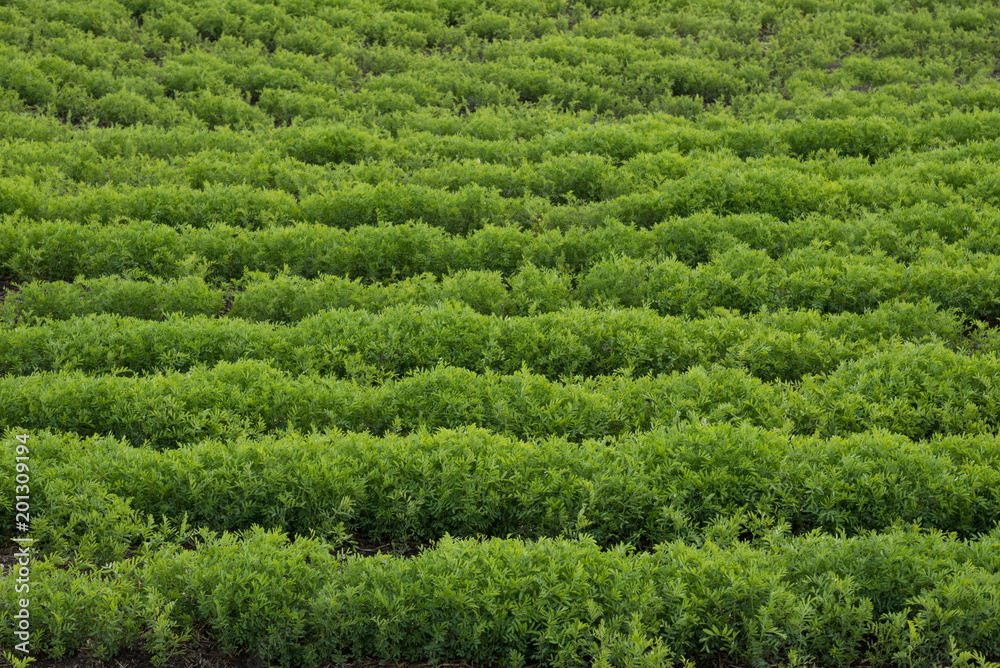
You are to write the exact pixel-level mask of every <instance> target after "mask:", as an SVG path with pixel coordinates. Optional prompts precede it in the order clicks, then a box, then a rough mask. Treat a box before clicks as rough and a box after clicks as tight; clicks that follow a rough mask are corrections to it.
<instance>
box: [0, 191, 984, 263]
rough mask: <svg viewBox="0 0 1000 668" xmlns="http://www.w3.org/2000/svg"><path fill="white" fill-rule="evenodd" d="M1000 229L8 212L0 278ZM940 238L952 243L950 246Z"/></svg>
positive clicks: (914, 241) (536, 256) (829, 222)
mask: <svg viewBox="0 0 1000 668" xmlns="http://www.w3.org/2000/svg"><path fill="white" fill-rule="evenodd" d="M998 231H1000V215H998V212H997V210H996V209H995V208H992V207H985V208H983V209H981V210H980V209H974V208H972V207H967V206H962V205H954V206H949V207H942V206H937V205H931V204H919V205H915V206H912V207H908V208H900V209H897V210H894V211H893V212H891V213H889V214H879V215H867V216H862V217H859V218H857V219H836V218H831V217H825V216H810V217H807V218H803V219H799V220H795V221H791V222H788V223H786V222H782V221H779V220H777V219H775V218H773V217H770V216H765V215H730V216H718V215H709V214H698V215H695V216H687V217H682V218H672V219H670V220H666V221H664V222H660V223H656V224H654V225H653V226H652V227H650V228H647V229H643V228H636V227H635V226H634V225H625V224H622V223H620V222H617V221H613V220H609V221H606V222H605V223H604V224H602V225H601V226H599V227H596V228H593V229H590V228H582V227H571V228H569V229H566V230H564V231H558V230H549V231H546V232H530V231H526V230H519V229H515V228H510V227H494V226H487V227H485V228H483V229H481V230H477V231H475V232H473V233H471V234H469V235H467V236H453V235H449V234H447V233H445V232H444V231H443V230H441V229H440V228H434V227H431V226H428V225H426V224H424V223H403V224H399V225H385V226H381V227H374V226H368V225H362V226H359V227H355V228H352V229H350V230H341V229H337V228H330V227H326V226H322V225H306V224H302V225H296V226H293V227H288V228H281V229H266V230H246V229H242V228H232V227H227V226H213V227H212V228H205V229H198V228H195V229H192V228H184V229H183V230H177V229H174V228H172V227H170V226H167V225H156V224H153V223H147V222H127V223H126V222H123V223H118V224H113V225H91V224H85V223H78V222H73V221H64V220H60V221H55V222H40V223H31V222H29V221H27V220H25V219H23V218H19V217H16V216H11V217H7V218H5V219H3V220H2V221H0V271H2V272H3V275H5V276H8V277H10V279H12V280H15V281H20V282H26V281H31V280H46V281H56V280H73V279H74V278H75V277H77V276H81V275H82V276H85V277H87V278H99V277H101V276H107V275H114V274H122V273H126V272H131V273H133V274H134V273H136V272H141V275H143V276H148V277H151V278H164V279H169V278H178V277H179V276H182V275H184V273H185V272H187V271H191V270H192V268H198V269H199V270H200V271H204V273H205V277H206V278H207V279H209V280H211V281H223V280H235V279H239V278H241V277H243V275H244V273H246V272H247V271H260V272H267V273H272V274H273V273H277V272H282V271H286V272H288V273H289V274H291V275H294V276H301V277H303V278H315V277H316V276H317V275H320V274H331V275H337V276H348V277H350V278H364V279H368V280H380V281H388V280H397V279H401V278H408V277H411V276H415V275H419V274H422V273H432V274H435V275H437V276H441V275H444V274H446V273H449V272H453V271H458V270H462V269H468V270H477V271H499V272H501V273H503V274H504V275H510V274H512V273H515V272H516V271H517V270H518V269H520V268H521V267H523V266H524V265H526V264H534V265H535V266H538V267H544V268H556V267H562V268H565V269H567V270H569V271H573V272H582V271H586V270H588V269H590V268H591V267H592V266H593V265H594V264H596V263H598V262H600V261H601V260H603V259H606V258H607V257H609V256H623V257H629V258H633V259H637V260H647V261H655V260H659V259H662V258H663V257H668V256H672V257H674V258H676V259H677V260H678V261H680V262H683V263H685V264H688V265H690V266H696V265H697V264H698V263H701V262H707V261H709V260H710V259H711V258H712V256H713V255H715V254H717V253H719V252H721V251H724V250H726V249H728V248H730V247H731V246H733V245H734V244H735V243H737V242H743V243H745V244H747V246H748V247H749V248H751V249H754V250H759V251H763V252H765V253H767V254H768V255H769V256H771V257H773V258H779V257H781V256H783V255H786V254H787V253H789V252H791V251H793V250H796V249H800V248H804V247H807V246H809V245H810V244H811V243H814V242H821V243H827V244H830V248H831V250H837V251H839V252H844V253H864V252H867V251H870V250H871V249H874V248H880V249H882V250H884V251H885V252H886V253H888V254H889V255H890V256H891V257H894V258H897V259H899V260H900V261H913V260H915V259H916V258H918V257H919V256H920V255H921V253H927V252H930V251H931V250H938V251H940V252H949V251H953V252H954V251H957V252H962V251H968V252H972V253H983V252H986V253H997V252H998V251H1000V245H998V243H997V241H996V239H997V238H998ZM945 240H955V243H954V247H953V248H952V247H949V246H948V245H947V243H946V242H945ZM201 264H204V265H205V266H204V267H201Z"/></svg>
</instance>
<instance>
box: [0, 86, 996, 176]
mask: <svg viewBox="0 0 1000 668" xmlns="http://www.w3.org/2000/svg"><path fill="white" fill-rule="evenodd" d="M789 97H790V99H784V98H783V97H777V96H755V97H751V98H748V100H749V101H753V102H754V103H756V104H757V107H755V108H751V107H748V108H740V109H739V110H738V114H739V115H738V117H737V116H735V115H734V113H736V112H733V113H729V112H718V113H710V112H708V111H706V112H705V114H703V115H702V117H699V118H698V119H697V120H688V119H684V118H681V117H678V116H676V115H672V114H667V113H655V114H644V115H641V116H633V117H626V118H615V117H608V116H602V115H597V114H593V113H589V112H577V113H561V112H559V111H557V110H555V109H552V108H548V107H538V106H529V105H523V106H515V107H486V108H483V109H478V110H476V112H475V113H467V112H466V111H464V110H462V111H460V112H454V111H452V112H448V111H443V110H434V111H427V110H415V111H412V112H406V113H403V114H395V115H393V116H392V117H379V118H369V117H367V116H365V115H364V114H356V113H351V114H347V113H344V114H338V115H337V118H336V119H330V120H322V119H316V118H312V120H309V121H306V120H302V121H296V123H295V124H294V127H278V128H271V127H268V128H256V129H254V130H253V131H249V130H242V131H238V130H232V129H230V128H228V127H219V128H215V129H213V130H207V129H198V128H190V127H184V128H158V127H154V126H136V127H127V128H99V127H93V126H90V125H88V126H82V127H75V126H66V125H65V124H63V123H60V122H59V120H58V119H54V118H52V117H51V116H46V115H27V114H24V113H16V112H12V111H3V109H2V107H0V121H2V122H0V138H2V141H3V144H2V145H3V146H4V148H5V151H4V152H5V153H7V154H9V155H10V156H11V157H9V158H7V159H5V160H4V161H3V162H2V163H0V164H2V165H3V172H2V173H3V174H4V175H6V176H17V175H21V176H30V177H31V178H34V179H36V180H41V181H48V180H53V181H54V182H55V183H56V184H64V183H66V182H70V183H72V182H79V183H87V184H91V185H96V186H99V185H102V184H104V183H107V182H108V181H111V182H122V183H131V184H140V183H150V182H152V183H156V184H163V183H176V182H178V181H180V182H181V183H188V184H190V185H192V186H195V187H202V186H204V185H205V184H210V183H234V182H235V183H244V182H248V183H250V184H251V185H256V186H261V187H267V188H277V189H281V190H284V191H287V192H290V193H297V194H305V193H308V192H310V191H312V190H315V189H316V188H317V187H318V185H320V184H322V183H329V182H342V181H343V180H345V179H351V178H355V179H357V178H361V179H363V180H366V181H367V182H372V181H373V179H378V178H379V177H380V175H384V176H391V177H392V178H394V179H396V180H407V179H413V178H418V179H420V181H418V183H424V182H426V183H430V184H433V183H437V182H441V179H442V178H445V179H447V178H448V177H449V175H451V177H450V178H454V176H455V175H456V174H458V173H465V175H466V178H470V179H485V180H483V181H482V183H483V184H486V185H488V184H491V183H495V184H498V185H503V184H504V183H506V182H510V181H511V179H512V177H513V176H514V175H516V174H519V173H520V174H524V175H528V174H530V173H531V172H530V171H529V172H518V171H517V170H516V168H518V167H522V166H526V163H529V165H527V166H532V165H530V163H540V162H544V161H546V160H552V159H563V162H562V163H559V162H556V163H553V164H551V165H550V168H549V169H548V170H547V171H548V172H550V173H551V172H553V171H556V170H555V168H556V167H559V166H561V167H563V168H565V167H567V166H569V167H572V166H574V165H578V166H579V168H583V169H586V168H588V166H589V167H590V168H591V170H592V171H593V166H594V165H595V164H596V165H597V166H598V169H597V173H598V174H599V175H602V178H605V177H604V176H603V175H604V174H605V173H608V174H613V173H615V170H614V169H612V170H611V171H610V172H609V171H608V168H609V167H613V168H618V167H622V166H624V165H627V164H628V163H629V161H632V160H635V159H636V158H637V157H638V156H640V155H642V154H650V155H658V154H663V153H665V152H666V153H669V152H671V151H673V152H675V153H676V154H677V155H675V156H673V158H674V159H673V161H672V162H673V163H674V164H673V165H672V169H673V171H674V172H677V171H681V172H683V171H685V170H687V169H689V168H690V166H689V165H688V164H687V163H686V162H685V160H684V158H685V157H688V156H689V154H690V153H691V152H693V151H697V152H699V153H702V154H703V153H709V154H712V153H717V152H726V151H728V152H730V153H732V154H735V155H736V156H739V157H741V158H750V157H757V158H760V157H766V156H770V157H773V158H777V157H781V156H789V155H790V156H798V157H806V156H809V155H811V154H813V153H816V152H818V153H819V154H820V155H822V157H823V161H824V163H828V164H833V165H836V166H837V168H838V169H837V171H845V170H846V172H845V173H847V174H852V175H859V174H879V173H882V172H883V171H884V170H883V169H882V167H880V166H879V164H878V160H877V159H879V158H881V159H885V158H888V157H892V158H893V159H894V160H901V161H902V162H901V165H908V164H912V163H913V162H914V161H915V160H917V159H919V160H920V161H921V162H928V161H929V162H930V163H931V164H933V163H934V162H939V161H940V160H941V159H942V158H946V157H947V156H957V157H960V156H962V155H963V154H964V153H965V152H967V150H968V149H963V146H962V145H964V144H967V143H970V142H971V143H973V144H984V145H985V146H989V145H990V144H991V143H992V141H991V140H994V139H996V136H997V135H996V129H995V125H996V123H995V120H994V116H995V113H996V110H997V109H998V108H1000V94H998V92H997V89H996V87H995V86H991V85H986V86H965V87H961V88H958V87H956V86H954V85H953V84H945V83H940V84H927V85H922V86H920V87H918V88H916V89H914V88H913V87H911V86H906V85H902V86H886V87H883V88H881V89H879V90H878V91H876V92H872V93H859V92H852V91H834V92H830V93H829V94H824V92H823V91H808V92H800V94H798V95H789ZM699 109H700V107H699ZM726 109H730V108H726ZM934 148H938V149H939V150H937V151H934V152H930V151H928V150H927V149H934ZM978 150H980V151H981V150H982V147H980V148H979V149H978ZM913 151H918V152H917V153H913ZM832 152H837V153H839V154H840V155H841V156H843V157H839V158H837V157H835V156H834V155H833V154H832ZM907 154H909V156H908V157H907ZM583 155H588V156H590V162H589V163H588V162H579V161H578V162H577V163H574V162H573V161H572V160H568V158H571V157H573V156H577V157H579V156H583ZM970 155H971V156H973V157H974V156H975V151H973V152H972V153H971V154H970ZM235 156H239V158H238V160H234V159H233V158H234V157H235ZM851 156H856V157H863V158H866V159H864V160H860V161H859V160H856V159H851ZM935 156H936V157H937V158H936V159H935ZM15 158H16V159H15ZM477 159H478V160H480V163H476V160H477ZM871 160H876V164H870V162H871ZM449 161H458V162H459V163H460V164H455V165H452V166H451V167H450V168H448V167H447V165H445V164H443V163H447V162H449ZM462 162H464V163H465V164H461V163H462ZM234 163H239V164H234ZM357 163H365V164H357ZM371 163H374V164H375V165H376V167H373V166H372V165H371ZM482 163H487V164H488V165H492V166H493V170H492V171H493V172H495V174H493V173H489V172H487V173H484V170H482V169H481V166H482ZM366 165H367V166H366ZM477 166H479V167H480V170H479V171H478V172H477V171H475V170H476V168H477ZM600 167H604V168H603V169H601V168H600ZM639 167H641V165H638V164H634V165H630V166H629V167H628V168H626V169H624V170H621V173H622V174H623V175H628V176H630V178H641V177H642V173H641V171H639ZM427 168H437V171H434V170H433V169H432V170H429V171H428V169H427ZM939 169H940V166H939ZM421 170H424V171H421ZM660 171H662V166H661V170H660ZM415 172H419V174H415ZM543 176H544V175H543ZM550 176H551V175H550ZM555 176H558V174H556V175H555ZM428 178H430V180H429V181H427V179H428ZM536 178H537V177H536ZM952 178H954V176H952ZM522 180H523V179H522ZM612 180H613V179H612ZM578 181H581V179H578ZM445 183H447V181H445ZM581 185H583V186H584V187H589V188H592V187H593V186H592V185H590V184H587V183H586V182H585V180H583V182H582V183H581ZM521 187H522V188H523V187H524V186H523V185H522V186H521ZM542 192H545V191H544V190H543V191H542ZM577 195H578V196H580V195H581V193H577Z"/></svg>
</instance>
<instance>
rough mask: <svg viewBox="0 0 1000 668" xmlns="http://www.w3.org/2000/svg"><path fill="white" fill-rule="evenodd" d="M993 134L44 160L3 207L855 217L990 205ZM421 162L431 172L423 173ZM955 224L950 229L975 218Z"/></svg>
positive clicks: (263, 219)
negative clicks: (204, 163)
mask: <svg viewBox="0 0 1000 668" xmlns="http://www.w3.org/2000/svg"><path fill="white" fill-rule="evenodd" d="M325 141H326V142H330V141H333V140H332V139H327V140H325ZM998 145H1000V144H998V143H997V142H996V141H990V142H978V143H976V144H970V145H968V146H965V147H963V148H962V149H961V150H956V151H953V152H948V151H945V149H941V150H940V151H936V152H934V153H933V154H928V155H920V156H918V157H912V156H905V157H902V158H899V159H898V162H900V163H903V164H896V162H897V159H896V158H893V159H891V160H887V161H882V162H880V163H878V165H876V166H875V167H871V166H869V165H868V163H867V161H866V160H863V159H860V158H853V159H852V158H840V159H833V160H832V162H833V164H831V160H825V159H822V158H820V159H816V160H808V161H799V160H796V159H794V158H792V157H787V156H778V157H775V156H768V157H764V158H748V159H746V160H743V159H741V158H739V157H738V156H736V155H734V154H732V153H731V152H728V151H723V152H706V153H697V154H691V155H689V156H687V157H685V156H681V155H680V154H678V153H677V152H674V151H666V152H662V153H655V154H647V153H643V154H640V155H638V156H636V157H635V158H633V159H632V160H630V161H629V163H628V164H627V165H625V166H623V167H622V168H612V167H609V166H608V165H607V164H606V162H605V161H604V159H602V158H600V157H596V156H590V155H569V156H564V157H558V158H551V159H548V160H546V161H545V162H543V163H540V164H539V165H536V166H530V167H524V168H516V169H507V168H503V167H497V166H495V165H490V164H487V163H482V162H480V161H479V158H476V159H474V160H472V161H471V162H465V163H464V164H463V163H460V162H458V161H454V162H451V163H449V164H447V165H446V166H441V167H433V168H431V169H429V170H422V171H418V172H416V173H415V174H416V175H415V176H404V175H403V172H402V171H401V168H399V167H398V166H396V165H394V164H392V163H386V162H382V163H376V164H365V165H361V166H359V167H357V168H355V169H351V170H348V171H347V172H346V173H345V174H344V176H343V180H342V181H340V182H334V183H319V184H318V185H317V187H316V188H315V189H311V188H310V189H308V190H305V191H304V192H303V193H302V194H301V195H300V194H299V192H298V190H299V186H294V187H293V188H292V190H293V191H295V192H288V191H287V190H285V189H281V188H270V187H261V186H255V185H253V184H251V183H246V182H245V181H246V180H245V179H242V180H241V179H240V178H239V177H238V175H237V176H236V177H234V178H235V182H234V180H233V179H229V180H230V182H229V183H212V182H208V181H204V180H201V177H199V178H198V180H197V182H196V183H195V185H191V183H189V182H187V181H188V179H187V178H185V179H184V182H183V183H177V182H172V183H162V184H157V183H145V182H144V181H145V179H143V178H141V177H137V178H135V179H134V180H133V181H134V182H133V183H128V182H118V181H105V182H104V183H103V184H101V185H90V184H81V183H76V182H74V181H71V180H69V179H68V178H67V177H65V176H63V177H62V178H53V177H52V176H51V175H50V174H49V173H48V172H47V171H46V168H43V167H39V168H37V170H38V171H39V178H35V177H33V176H31V175H12V176H8V177H3V178H0V214H13V213H16V212H20V213H21V214H22V215H23V216H25V217H26V218H28V219H29V220H53V219H68V220H92V221H100V222H105V223H109V222H114V221H116V220H118V219H121V218H131V219H140V220H149V221H151V222H154V223H159V224H166V225H191V226H193V227H207V226H210V225H212V224H217V223H225V224H227V225H232V226H236V227H248V228H251V229H259V228H267V227H273V226H286V225H291V224H294V223H296V222H305V223H312V224H323V225H328V226H331V227H339V228H345V229H350V228H353V227H357V226H359V225H378V224H384V223H397V224H398V223H406V222H408V221H413V220H419V221H423V222H425V223H427V224H428V225H432V226H435V227H441V228H442V229H444V230H445V231H447V232H450V233H452V234H467V233H469V232H472V231H475V230H478V229H481V228H483V227H484V226H486V225H490V224H493V225H504V226H513V227H521V228H530V227H537V228H556V229H564V228H567V227H573V226H585V227H593V226H598V225H600V224H601V223H602V222H603V221H605V220H607V219H608V218H615V219H618V220H621V221H623V222H625V223H634V224H636V225H638V226H639V227H650V226H653V225H655V224H657V223H660V222H662V221H664V220H667V219H670V218H671V217H676V216H690V215H693V214H695V213H700V212H708V213H718V214H736V213H750V214H752V213H762V214H767V215H769V216H773V217H775V218H777V219H779V220H783V221H789V220H794V219H796V218H799V217H802V216H805V215H807V214H812V213H815V214H819V215H824V216H832V217H853V216H856V215H858V214H859V213H864V212H870V211H885V212H890V211H893V210H896V209H899V208H900V207H903V208H908V207H913V206H915V205H919V204H926V203H930V204H933V205H937V206H938V207H943V208H946V207H949V206H952V205H955V206H959V207H961V208H966V209H967V208H970V207H971V208H976V207H978V206H981V205H985V206H989V207H996V206H997V205H998V204H1000V190H998V186H997V183H998V182H1000V181H998V172H997V169H998V168H997V167H996V164H995V163H996V155H995V154H996V152H997V150H996V149H997V146H998ZM937 153H944V154H943V155H936V154H937ZM949 153H951V154H949ZM256 162H257V163H258V164H259V160H258V161H256ZM841 163H842V164H841ZM229 165H230V161H228V160H227V161H226V167H225V169H226V170H228V171H232V167H231V166H229ZM841 167H842V169H841ZM262 169H266V168H262ZM525 170H527V171H533V172H535V174H536V175H537V176H538V179H537V181H536V185H537V186H538V187H537V188H534V187H533V188H523V187H521V186H519V185H517V183H516V174H515V172H518V171H521V172H523V171H525ZM424 171H427V172H428V173H429V174H431V175H436V176H434V177H433V178H428V179H424V182H423V183H421V182H419V181H420V180H421V179H420V175H421V174H423V173H424ZM505 172H507V173H508V174H506V175H505V174H504V173H505ZM605 176H606V177H607V178H604V177H605ZM507 177H511V178H507ZM531 178H532V179H534V178H535V177H534V176H532V177H531ZM269 179H270V177H266V180H269ZM512 179H514V180H512ZM414 181H416V182H414ZM961 227H964V226H961ZM961 227H959V229H958V230H955V231H953V232H952V234H951V235H949V237H948V238H947V240H948V241H953V240H955V239H960V238H962V237H964V236H965V235H966V234H968V233H969V232H974V231H976V230H962V229H961Z"/></svg>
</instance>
